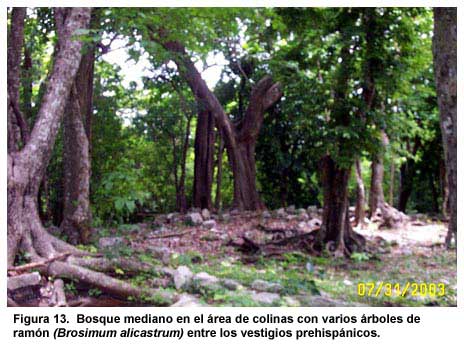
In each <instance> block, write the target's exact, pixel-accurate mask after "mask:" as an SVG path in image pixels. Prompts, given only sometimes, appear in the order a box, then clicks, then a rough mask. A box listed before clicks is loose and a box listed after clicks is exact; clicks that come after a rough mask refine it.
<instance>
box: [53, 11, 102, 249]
mask: <svg viewBox="0 0 464 347" xmlns="http://www.w3.org/2000/svg"><path fill="white" fill-rule="evenodd" d="M69 13H70V9H69V8H68V9H57V12H56V14H55V16H56V17H57V21H56V25H57V31H58V35H59V38H61V36H62V33H60V32H62V30H63V25H64V22H65V20H66V17H67V16H68V15H69ZM95 22H96V21H95V19H94V20H93V23H94V24H93V26H95ZM91 26H92V24H91ZM85 50H86V52H85V53H84V54H83V56H82V59H81V63H80V65H79V69H78V71H77V74H76V77H75V81H74V84H73V86H72V88H71V93H70V97H69V100H68V104H67V107H66V110H67V112H66V116H65V117H64V124H63V140H64V147H63V164H64V170H63V176H64V183H63V186H64V194H63V198H64V202H63V221H62V222H61V226H60V227H61V230H62V233H63V234H64V235H66V237H67V240H68V241H69V242H70V243H72V244H77V243H84V244H85V243H88V242H89V237H90V228H91V211H90V201H89V195H90V165H91V164H90V129H91V118H92V113H93V107H92V106H93V69H94V61H95V44H93V43H92V44H89V45H87V47H85Z"/></svg>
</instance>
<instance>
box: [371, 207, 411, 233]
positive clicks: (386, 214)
mask: <svg viewBox="0 0 464 347" xmlns="http://www.w3.org/2000/svg"><path fill="white" fill-rule="evenodd" d="M375 218H378V219H380V220H381V224H380V225H379V228H388V229H400V228H401V227H403V226H404V224H406V223H407V222H408V221H409V217H408V216H407V215H405V214H404V213H403V212H401V211H398V210H397V209H396V208H394V207H393V206H390V205H389V204H387V203H386V202H384V203H380V204H379V207H378V209H377V212H376V215H375V217H374V219H375Z"/></svg>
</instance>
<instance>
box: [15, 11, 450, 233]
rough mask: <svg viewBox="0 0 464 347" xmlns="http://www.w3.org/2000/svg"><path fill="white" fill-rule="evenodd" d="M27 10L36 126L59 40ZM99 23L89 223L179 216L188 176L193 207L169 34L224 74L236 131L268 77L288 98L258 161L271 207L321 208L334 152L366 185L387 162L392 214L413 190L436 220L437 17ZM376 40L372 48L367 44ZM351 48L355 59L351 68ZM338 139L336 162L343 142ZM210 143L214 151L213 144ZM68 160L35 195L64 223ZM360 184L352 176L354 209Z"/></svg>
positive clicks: (227, 177) (308, 15)
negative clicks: (371, 93) (339, 98)
mask: <svg viewBox="0 0 464 347" xmlns="http://www.w3.org/2000/svg"><path fill="white" fill-rule="evenodd" d="M30 11H31V13H30V15H29V16H28V17H27V23H26V30H25V36H26V39H25V42H26V52H28V54H29V59H31V62H32V64H30V62H29V63H28V61H26V60H27V59H24V62H23V63H24V66H25V67H26V68H25V69H24V73H23V76H22V87H21V88H22V90H23V92H22V93H21V95H22V100H21V102H22V104H23V106H24V107H23V108H24V110H30V112H27V117H28V119H29V121H30V124H32V123H33V119H32V117H33V115H34V114H36V112H34V109H36V108H37V107H38V105H37V103H38V100H40V99H41V98H40V95H41V93H42V92H43V91H42V90H43V85H44V83H46V80H47V72H48V71H49V70H50V66H49V65H50V61H51V60H52V59H51V57H52V55H53V50H52V47H53V43H54V42H55V40H56V35H55V28H54V23H53V20H52V19H51V12H50V11H51V10H48V9H35V10H30ZM98 16H99V17H98V18H99V19H98V21H99V28H98V29H93V30H88V31H86V32H85V33H82V34H85V35H86V37H87V41H88V42H97V43H98V48H99V49H98V54H97V59H96V63H95V78H94V86H95V87H94V112H93V117H94V121H93V122H92V138H91V157H92V176H91V202H92V206H93V217H94V222H95V223H97V224H101V223H107V222H112V221H119V222H120V221H123V220H126V221H128V220H137V219H140V218H143V217H144V216H146V215H147V214H150V213H155V212H167V211H172V210H174V209H175V208H176V189H177V188H178V186H179V179H180V176H181V175H182V170H185V190H186V196H187V201H188V204H189V205H190V204H191V191H192V179H193V161H194V154H193V142H194V141H193V138H194V135H195V126H196V113H197V106H196V103H195V99H194V97H193V95H192V93H191V91H190V90H189V88H188V86H187V85H186V84H185V82H184V81H183V80H182V79H181V78H180V77H179V73H178V71H177V69H176V67H175V65H174V64H173V63H172V61H171V58H170V55H169V54H168V52H166V51H165V50H164V49H163V48H162V47H161V46H160V45H159V44H158V43H157V42H156V41H154V40H153V39H152V36H153V34H154V33H155V34H156V33H157V32H158V31H159V30H161V29H163V30H165V31H167V32H169V35H171V36H172V38H174V39H177V40H180V41H182V42H183V43H184V44H185V46H186V49H187V50H188V52H189V53H190V54H191V56H192V57H193V59H194V60H195V61H197V66H199V67H202V68H203V69H204V71H205V73H207V72H208V70H209V69H211V68H216V70H217V71H218V73H217V76H216V77H215V78H216V79H217V81H208V83H210V84H211V83H212V84H215V87H214V92H215V94H216V95H217V97H218V99H219V101H220V102H221V104H222V105H224V109H225V110H226V112H227V113H228V114H230V115H231V118H232V119H234V120H236V121H238V120H239V119H241V118H242V117H243V112H244V107H245V106H244V105H245V104H244V103H245V100H248V97H249V95H250V91H251V89H252V87H253V85H254V83H255V82H256V81H258V80H259V79H260V78H261V77H262V76H263V75H264V74H266V73H270V74H272V76H273V78H274V79H275V80H277V81H279V82H280V83H281V84H282V86H283V93H284V97H283V98H282V99H281V101H280V102H279V103H278V104H277V105H276V106H275V107H273V109H271V110H270V112H268V113H267V114H266V116H265V119H264V123H263V127H262V129H261V132H260V135H259V138H258V143H257V149H256V160H257V179H258V187H259V190H260V193H261V195H262V198H263V200H264V203H265V204H266V206H267V207H269V208H275V207H279V206H283V205H296V206H301V207H306V206H308V205H319V206H320V205H321V204H322V200H321V199H322V193H321V188H320V177H319V174H320V173H319V161H320V158H321V157H322V156H323V155H325V154H327V153H330V154H331V155H332V156H334V157H335V158H337V160H339V161H340V162H342V163H343V162H346V163H347V164H346V165H351V163H352V160H353V159H354V158H356V157H360V158H361V160H362V164H363V178H364V182H365V185H366V186H369V177H370V172H369V163H370V160H371V158H372V155H373V154H374V153H377V152H378V151H381V152H382V153H381V155H382V156H383V157H384V162H385V180H384V190H385V194H386V196H387V197H388V199H392V200H393V201H392V202H393V205H398V204H399V203H400V202H399V200H400V195H401V194H402V192H403V191H404V190H407V189H409V190H410V193H409V200H407V205H406V208H407V210H409V211H413V210H414V211H420V212H439V211H440V209H441V204H442V199H443V198H442V196H443V192H442V187H443V172H442V171H443V154H442V152H443V151H442V148H441V140H440V130H439V121H438V114H437V107H436V96H435V86H434V79H433V66H432V54H431V36H432V25H433V23H432V22H433V20H432V12H431V11H430V10H428V9H411V8H401V9H400V8H377V9H361V8H359V9H346V8H345V9H315V8H311V9H299V8H286V9H279V8H275V9H222V8H216V9H205V10H204V9H185V8H183V9H169V8H164V9H158V8H157V9H146V11H139V10H138V9H131V8H117V9H104V10H101V11H99V14H98ZM166 18H169V20H166ZM375 33H376V34H378V35H374V37H375V39H374V40H373V41H370V42H369V43H368V44H367V43H366V42H368V40H367V39H366V37H367V35H369V34H371V35H372V34H375ZM367 45H370V46H369V47H367ZM344 49H347V51H348V52H349V53H348V58H349V59H347V60H346V61H344V60H343V58H342V54H343V53H342V51H343V50H344ZM113 50H120V51H121V52H123V53H121V55H122V56H125V58H126V59H127V61H126V62H125V63H124V64H125V65H128V66H130V65H134V64H135V63H136V62H139V63H141V64H142V65H144V66H148V68H147V71H145V72H144V77H143V78H138V79H134V78H132V82H131V81H130V80H131V76H124V71H127V66H126V67H125V66H118V65H117V64H114V63H111V62H110V61H109V59H108V58H107V55H109V54H111V52H112V51H113ZM216 63H217V64H219V66H214V65H215V64H216ZM28 64H29V65H30V66H31V67H30V68H27V66H29V65H28ZM369 64H371V65H369ZM211 65H213V66H211ZM340 66H343V67H344V68H343V69H340V68H339V67H340ZM366 69H371V70H372V71H371V73H372V74H373V78H374V79H375V83H376V88H375V93H376V98H375V100H376V101H375V107H372V108H371V109H369V110H366V109H364V108H365V105H364V103H363V99H362V98H363V88H365V76H366ZM342 70H343V71H344V73H345V74H347V79H346V85H345V87H344V88H346V91H347V95H348V96H347V98H346V100H345V101H346V102H345V103H344V104H343V109H338V110H337V109H334V105H335V103H334V100H335V96H336V94H337V92H338V91H337V88H339V87H340V86H339V85H338V82H339V81H340V78H341V77H340V73H341V72H340V71H342ZM337 112H338V113H341V114H349V116H350V119H351V121H350V122H349V124H348V125H346V126H345V125H343V124H341V123H340V122H338V121H337ZM363 112H364V117H360V113H363ZM381 130H382V131H385V133H386V134H387V136H388V145H387V146H386V147H385V148H383V147H382V146H380V145H379V143H380V139H381V136H380V131H381ZM186 138H188V139H189V142H188V148H187V152H186V153H187V155H186V162H185V163H182V156H181V152H182V148H183V145H184V144H185V140H186ZM341 140H342V141H343V143H344V146H343V147H342V149H341V150H340V148H339V147H337V146H335V144H338V143H340V141H341ZM216 141H217V144H216V150H217V149H218V148H219V137H218V136H217V137H216ZM60 148H61V147H60V140H58V143H57V146H55V149H54V154H53V158H52V161H51V163H50V165H49V168H48V187H47V189H46V190H44V192H43V193H42V195H41V199H42V210H43V212H44V214H48V215H50V216H51V217H53V218H52V219H50V221H53V222H54V223H56V224H58V223H59V220H60V213H61V211H60V203H61V199H62V197H61V195H62V182H61V177H62V157H61V156H62V150H61V149H60ZM223 163H224V173H223V179H222V184H221V187H220V188H221V191H222V205H223V206H224V207H228V206H230V204H231V202H232V195H233V187H232V185H233V181H232V176H231V170H230V167H229V163H228V159H227V153H225V156H224V158H223ZM216 171H217V169H215V172H216ZM215 184H216V183H215ZM355 184H356V183H355V180H354V178H351V180H350V191H351V192H352V193H351V194H350V199H351V200H352V202H353V201H354V199H355V193H354V191H355ZM213 192H216V187H214V188H213ZM51 217H50V218H51Z"/></svg>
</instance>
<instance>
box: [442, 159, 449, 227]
mask: <svg viewBox="0 0 464 347" xmlns="http://www.w3.org/2000/svg"><path fill="white" fill-rule="evenodd" d="M440 186H441V191H442V195H443V201H442V203H441V213H442V215H443V218H445V219H448V216H449V185H448V177H447V175H446V167H445V163H444V161H443V160H440Z"/></svg>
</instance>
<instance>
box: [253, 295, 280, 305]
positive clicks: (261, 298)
mask: <svg viewBox="0 0 464 347" xmlns="http://www.w3.org/2000/svg"><path fill="white" fill-rule="evenodd" d="M251 298H252V299H253V300H254V301H257V302H259V303H261V304H267V305H272V304H273V303H275V302H276V301H278V300H280V296H279V294H276V293H267V292H261V293H253V294H252V295H251Z"/></svg>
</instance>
